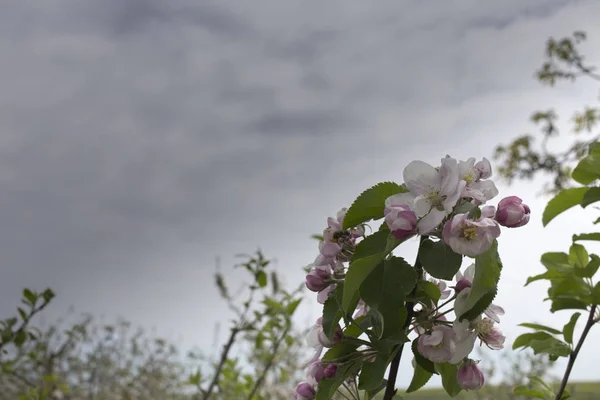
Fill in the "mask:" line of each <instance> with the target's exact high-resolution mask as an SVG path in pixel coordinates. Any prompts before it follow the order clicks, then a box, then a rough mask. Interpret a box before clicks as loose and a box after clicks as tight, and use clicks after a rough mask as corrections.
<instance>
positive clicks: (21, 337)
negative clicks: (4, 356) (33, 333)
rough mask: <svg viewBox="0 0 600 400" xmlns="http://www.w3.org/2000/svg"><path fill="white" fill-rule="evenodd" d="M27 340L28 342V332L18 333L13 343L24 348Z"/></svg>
mask: <svg viewBox="0 0 600 400" xmlns="http://www.w3.org/2000/svg"><path fill="white" fill-rule="evenodd" d="M26 340H27V332H25V331H18V332H17V334H16V335H15V338H14V339H13V342H14V344H15V346H17V347H21V346H23V343H25V341H26Z"/></svg>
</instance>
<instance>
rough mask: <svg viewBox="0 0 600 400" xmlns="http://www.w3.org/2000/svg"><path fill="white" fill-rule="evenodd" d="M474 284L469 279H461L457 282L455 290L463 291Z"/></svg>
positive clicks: (457, 291)
mask: <svg viewBox="0 0 600 400" xmlns="http://www.w3.org/2000/svg"><path fill="white" fill-rule="evenodd" d="M471 285H472V283H471V281H470V280H468V279H464V278H463V279H461V280H460V281H458V282H456V286H455V287H454V290H456V293H460V292H461V291H463V290H465V289H466V288H470V287H471Z"/></svg>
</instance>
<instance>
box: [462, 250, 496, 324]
mask: <svg viewBox="0 0 600 400" xmlns="http://www.w3.org/2000/svg"><path fill="white" fill-rule="evenodd" d="M501 271H502V262H501V261H500V256H499V255H498V242H497V241H494V243H493V244H492V247H490V249H489V250H488V251H486V252H485V253H483V254H481V255H478V256H477V257H476V258H475V277H474V278H473V284H472V286H471V291H470V292H469V295H468V296H467V299H466V301H465V308H466V309H467V310H471V309H473V308H474V307H475V306H476V305H477V304H478V303H479V302H480V300H481V299H486V300H489V301H490V302H491V301H492V300H493V298H494V297H495V295H496V293H495V290H496V287H497V285H498V281H499V280H500V272H501ZM480 305H481V303H480ZM488 306H489V304H488ZM486 307H487V306H486ZM467 312H468V311H467ZM467 312H465V314H463V315H461V316H459V320H462V319H464V318H465V315H466V314H467Z"/></svg>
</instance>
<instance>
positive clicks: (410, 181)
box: [403, 160, 441, 196]
mask: <svg viewBox="0 0 600 400" xmlns="http://www.w3.org/2000/svg"><path fill="white" fill-rule="evenodd" d="M403 176H404V183H405V184H406V187H408V190H410V191H411V192H412V193H413V194H415V195H417V196H418V195H422V194H426V193H430V192H432V191H436V190H439V189H440V188H441V178H440V174H439V172H438V171H437V170H436V169H435V168H434V167H432V166H431V165H429V164H427V163H426V162H423V161H418V160H415V161H411V162H410V163H409V164H408V165H407V166H406V168H404V172H403Z"/></svg>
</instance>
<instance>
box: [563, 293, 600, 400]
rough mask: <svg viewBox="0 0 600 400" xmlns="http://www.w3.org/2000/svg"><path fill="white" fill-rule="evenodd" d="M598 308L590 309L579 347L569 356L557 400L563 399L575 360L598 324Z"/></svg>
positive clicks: (578, 343) (594, 306) (593, 306)
mask: <svg viewBox="0 0 600 400" xmlns="http://www.w3.org/2000/svg"><path fill="white" fill-rule="evenodd" d="M596 307H597V306H596V305H595V304H594V305H592V308H591V309H590V314H589V316H588V320H587V322H586V324H585V328H583V332H582V333H581V337H580V338H579V341H578V342H577V346H576V347H575V350H573V352H572V353H571V354H569V362H568V364H567V369H566V370H565V375H564V376H563V378H562V381H561V383H560V388H559V389H558V392H557V393H556V400H560V399H561V398H562V396H563V393H564V391H565V388H566V387H567V383H568V382H569V375H571V370H572V369H573V365H574V364H575V360H576V359H577V355H578V354H579V350H581V346H583V342H584V341H585V338H586V337H587V335H588V333H589V332H590V330H591V329H592V326H593V325H594V324H595V322H596V321H595V320H594V315H595V313H596Z"/></svg>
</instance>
